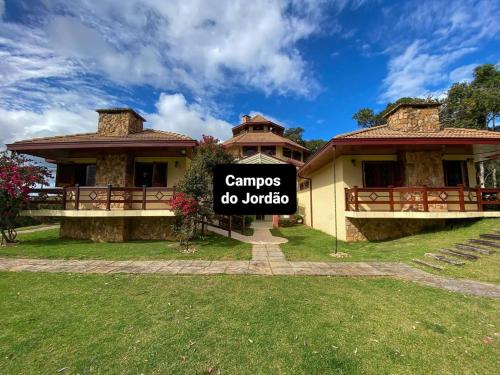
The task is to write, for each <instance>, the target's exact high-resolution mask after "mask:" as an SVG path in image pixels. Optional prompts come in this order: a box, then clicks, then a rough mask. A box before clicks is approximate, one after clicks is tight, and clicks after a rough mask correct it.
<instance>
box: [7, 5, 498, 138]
mask: <svg viewBox="0 0 500 375" xmlns="http://www.w3.org/2000/svg"><path fill="white" fill-rule="evenodd" d="M495 14H496V16H495ZM499 15H500V2H499V1H494V0H492V1H486V0H479V1H473V0H457V1H436V0H434V1H426V0H419V1H418V2H413V1H382V0H379V1H377V0H373V1H369V0H366V1H365V0H352V1H348V0H331V1H327V0H316V1H314V0H281V1H278V0H276V1H274V0H252V1H245V0H243V1H239V0H213V1H207V0H179V1H174V0H170V1H162V0H99V1H92V0H71V1H60V0H41V1H32V0H31V1H23V0H13V1H11V0H0V148H1V147H3V145H4V144H5V143H9V142H12V141H15V140H20V139H27V138H34V137H41V136H51V135H61V134H73V133H82V132H93V131H95V130H96V127H97V113H96V112H95V109H96V108H106V107H132V108H134V109H135V110H137V111H138V112H139V113H141V114H142V115H143V116H144V117H145V118H146V120H147V122H146V124H145V126H147V127H150V128H155V129H161V130H169V131H175V132H178V133H182V134H186V135H189V136H191V137H193V138H196V139H199V138H200V137H201V136H202V135H203V134H209V135H214V136H216V137H218V138H220V139H221V140H224V139H227V138H228V137H230V135H231V127H232V126H234V125H236V124H239V123H240V119H241V116H242V115H243V114H255V113H261V114H263V115H264V116H266V117H268V118H269V119H272V120H274V121H276V122H278V123H280V124H282V125H284V126H286V127H296V126H300V127H302V128H304V129H305V134H304V137H305V138H306V139H317V138H323V139H330V138H331V137H332V136H334V135H336V134H339V133H342V132H347V131H351V130H355V129H356V123H355V122H354V121H353V120H352V115H353V113H355V112H356V111H357V110H358V109H360V108H364V107H370V108H374V109H376V110H377V109H382V108H384V107H385V105H386V104H387V103H388V102H390V101H394V100H396V99H397V98H399V97H402V96H422V97H425V96H428V95H434V96H442V95H443V94H444V93H445V92H446V90H447V88H448V87H449V86H450V85H451V83H453V82H462V81H468V80H470V79H471V77H472V71H473V69H474V67H475V66H477V65H478V64H483V63H492V64H497V63H499V62H500V43H499V39H500V32H499V31H500V16H499Z"/></svg>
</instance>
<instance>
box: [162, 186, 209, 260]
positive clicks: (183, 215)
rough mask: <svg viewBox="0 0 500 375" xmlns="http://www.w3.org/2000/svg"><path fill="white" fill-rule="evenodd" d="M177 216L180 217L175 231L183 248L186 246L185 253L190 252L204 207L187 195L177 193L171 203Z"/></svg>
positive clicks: (174, 228)
mask: <svg viewBox="0 0 500 375" xmlns="http://www.w3.org/2000/svg"><path fill="white" fill-rule="evenodd" d="M170 204H171V206H172V209H173V210H174V212H175V214H176V215H177V216H178V217H179V220H178V222H177V223H176V224H175V225H174V227H173V231H174V233H175V235H176V237H177V238H178V239H179V242H180V244H181V246H185V251H189V244H190V241H191V239H192V238H193V237H194V235H195V232H196V220H197V219H198V217H199V215H200V211H201V210H202V206H201V205H200V204H199V202H198V201H197V200H196V199H194V198H191V197H189V196H188V195H186V194H185V193H182V192H181V193H177V194H175V195H174V197H173V198H172V201H171V202H170Z"/></svg>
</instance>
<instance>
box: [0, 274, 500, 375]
mask: <svg viewBox="0 0 500 375" xmlns="http://www.w3.org/2000/svg"><path fill="white" fill-rule="evenodd" d="M0 314H1V316H2V319H1V320H0V358H1V360H0V373H3V374H35V373H37V374H38V373H46V374H51V373H52V374H55V373H56V372H57V371H58V370H60V369H63V368H66V370H64V371H62V373H63V374H77V373H79V374H87V373H98V374H99V373H100V374H104V373H112V374H121V373H129V374H140V373H144V374H168V373H170V374H180V373H183V374H184V373H185V374H204V373H205V374H206V373H208V369H209V368H213V372H212V373H215V374H216V373H218V372H217V370H218V369H220V371H221V373H222V374H252V375H253V374H360V373H365V374H428V373H436V374H458V373H460V374H496V373H498V372H499V370H500V364H499V362H498V358H499V357H500V346H499V345H498V340H499V338H498V337H497V336H495V332H498V326H499V324H500V318H499V317H500V301H497V300H493V299H482V298H476V297H465V296H463V295H460V294H456V293H449V292H445V291H442V290H438V289H432V288H427V287H422V286H418V285H416V284H412V283H405V282H401V281H396V280H390V279H375V280H374V279H344V278H328V277H272V278H269V277H245V276H240V277H231V276H215V277H201V276H199V277H188V276H186V277H179V276H174V277H168V276H164V277H161V276H144V275H142V276H132V275H128V276H126V275H116V276H98V275H77V274H47V273H45V274H44V273H2V274H0ZM485 337H490V338H492V339H491V340H492V342H490V343H484V342H483V340H484V339H485ZM487 340H489V339H487Z"/></svg>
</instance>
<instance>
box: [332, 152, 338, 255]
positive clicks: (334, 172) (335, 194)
mask: <svg viewBox="0 0 500 375" xmlns="http://www.w3.org/2000/svg"><path fill="white" fill-rule="evenodd" d="M332 149H333V202H334V207H335V208H334V210H335V254H337V252H338V247H339V240H338V220H337V167H336V164H337V157H336V147H335V146H333V147H332Z"/></svg>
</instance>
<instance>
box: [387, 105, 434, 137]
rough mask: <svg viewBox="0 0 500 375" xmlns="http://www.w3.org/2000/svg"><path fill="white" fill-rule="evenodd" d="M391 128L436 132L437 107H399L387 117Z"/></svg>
mask: <svg viewBox="0 0 500 375" xmlns="http://www.w3.org/2000/svg"><path fill="white" fill-rule="evenodd" d="M387 125H388V127H389V129H391V130H398V131H403V132H405V131H406V132H437V131H439V129H440V123H439V111H438V108H437V107H426V108H418V107H410V106H408V107H401V108H399V109H397V110H396V112H394V113H393V114H391V115H390V116H389V117H388V118H387Z"/></svg>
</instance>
